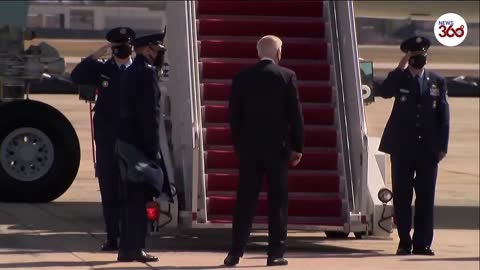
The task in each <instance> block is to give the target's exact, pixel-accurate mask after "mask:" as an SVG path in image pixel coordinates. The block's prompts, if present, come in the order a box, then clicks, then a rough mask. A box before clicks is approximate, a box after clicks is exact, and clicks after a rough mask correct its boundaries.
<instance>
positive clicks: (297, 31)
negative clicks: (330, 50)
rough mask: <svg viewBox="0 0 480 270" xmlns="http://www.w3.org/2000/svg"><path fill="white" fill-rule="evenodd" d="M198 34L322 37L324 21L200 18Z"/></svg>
mask: <svg viewBox="0 0 480 270" xmlns="http://www.w3.org/2000/svg"><path fill="white" fill-rule="evenodd" d="M197 22H198V28H197V29H198V35H199V36H203V35H214V36H224V35H225V36H259V35H267V34H271V35H277V36H281V37H284V36H293V37H318V38H321V37H324V35H325V22H324V21H323V20H321V19H310V20H299V19H292V20H290V19H289V20H285V19H268V20H267V19H265V18H261V19H248V18H241V19H240V18H238V19H230V18H227V19H225V18H202V19H199V20H198V21H197Z"/></svg>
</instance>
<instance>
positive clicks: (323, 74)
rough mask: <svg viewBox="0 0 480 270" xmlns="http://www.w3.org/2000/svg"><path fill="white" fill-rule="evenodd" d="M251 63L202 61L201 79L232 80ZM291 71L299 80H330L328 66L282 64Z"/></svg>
mask: <svg viewBox="0 0 480 270" xmlns="http://www.w3.org/2000/svg"><path fill="white" fill-rule="evenodd" d="M253 63H254V62H253ZM251 65H252V63H243V62H223V61H204V62H202V63H201V72H202V77H203V78H215V79H232V78H233V77H234V76H235V75H236V74H238V73H239V72H240V71H242V70H244V69H246V68H249V67H251ZM282 66H284V67H286V68H289V69H292V70H293V71H295V73H296V74H297V78H298V79H299V80H328V79H329V78H330V64H328V63H308V64H282Z"/></svg>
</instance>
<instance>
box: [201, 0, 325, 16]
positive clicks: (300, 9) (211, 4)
mask: <svg viewBox="0 0 480 270" xmlns="http://www.w3.org/2000/svg"><path fill="white" fill-rule="evenodd" d="M273 5H274V8H272V6H273ZM197 11H198V13H199V14H203V15H254V16H302V17H322V16H323V1H302V0H297V1H278V0H277V1H275V2H274V3H272V1H258V0H256V1H198V7H197Z"/></svg>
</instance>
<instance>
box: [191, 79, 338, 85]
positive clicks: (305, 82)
mask: <svg viewBox="0 0 480 270" xmlns="http://www.w3.org/2000/svg"><path fill="white" fill-rule="evenodd" d="M232 79H233V77H232V78H200V80H201V81H200V84H206V83H232ZM297 79H298V78H297ZM297 84H298V85H302V84H303V85H331V82H330V80H327V79H320V80H301V79H300V80H298V81H297Z"/></svg>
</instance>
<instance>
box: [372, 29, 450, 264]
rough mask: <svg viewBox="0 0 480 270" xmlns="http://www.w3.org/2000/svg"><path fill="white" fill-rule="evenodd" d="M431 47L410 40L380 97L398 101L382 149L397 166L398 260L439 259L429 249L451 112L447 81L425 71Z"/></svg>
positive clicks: (425, 42)
mask: <svg viewBox="0 0 480 270" xmlns="http://www.w3.org/2000/svg"><path fill="white" fill-rule="evenodd" d="M429 46H430V41H429V40H428V39H427V38H425V37H421V36H415V37H412V38H410V39H408V40H405V41H404V42H403V43H402V44H401V46H400V49H401V50H402V51H403V52H404V53H405V56H404V57H403V58H402V59H401V60H400V63H399V64H398V67H397V68H396V69H395V70H393V71H392V72H390V73H389V74H388V76H387V78H386V79H385V81H384V82H383V84H382V85H381V88H380V95H381V96H383V97H385V98H392V97H395V103H394V105H393V109H392V113H391V115H390V118H389V119H388V122H387V125H386V127H385V130H384V133H383V136H382V140H381V143H380V147H379V150H380V151H382V152H385V153H388V154H390V159H391V164H392V184H393V205H394V212H395V221H396V225H397V228H398V235H399V237H400V243H399V246H398V249H397V255H409V254H411V253H412V252H413V254H418V255H430V256H433V255H435V254H434V252H433V251H432V250H431V249H430V246H431V244H432V240H433V210H434V200H435V185H436V179H437V171H438V163H439V162H440V161H441V160H442V159H443V158H444V157H445V155H446V153H447V148H448V139H449V122H450V113H449V105H448V101H447V84H446V81H445V78H443V77H442V76H440V75H439V74H436V73H434V72H432V71H428V70H426V69H425V68H424V66H425V64H426V62H427V50H428V48H429ZM407 63H408V67H407V68H405V66H406V65H407ZM413 190H415V195H416V199H415V218H414V226H413V227H414V233H413V239H412V238H411V237H410V230H411V228H412V207H411V204H412V196H413ZM412 247H413V251H412Z"/></svg>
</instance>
